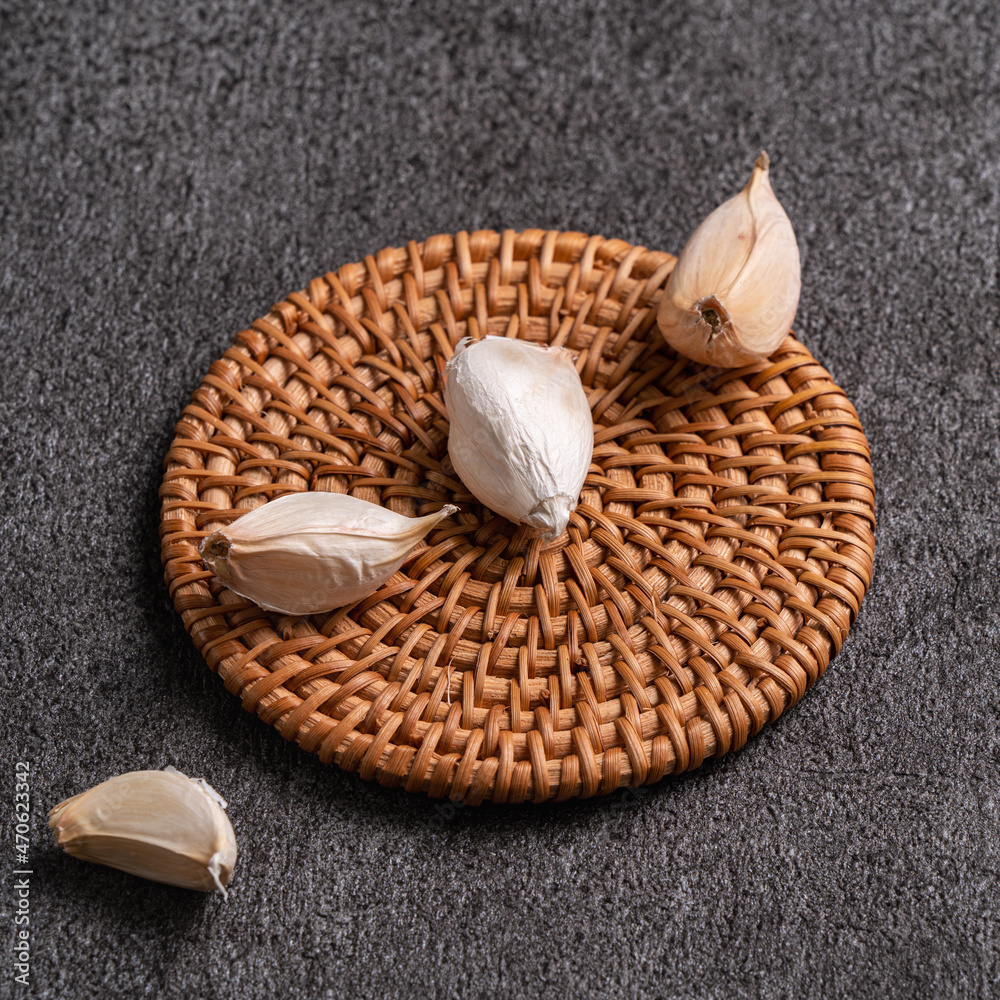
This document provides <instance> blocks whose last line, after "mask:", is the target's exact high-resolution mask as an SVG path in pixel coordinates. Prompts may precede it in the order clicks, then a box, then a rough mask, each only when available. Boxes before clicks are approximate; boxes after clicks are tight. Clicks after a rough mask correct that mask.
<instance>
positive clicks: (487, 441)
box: [444, 337, 594, 541]
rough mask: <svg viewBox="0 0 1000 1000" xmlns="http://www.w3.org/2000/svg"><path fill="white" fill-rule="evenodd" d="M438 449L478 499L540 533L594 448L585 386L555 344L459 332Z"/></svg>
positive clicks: (559, 522) (559, 526) (570, 497)
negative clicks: (443, 442) (444, 436)
mask: <svg viewBox="0 0 1000 1000" xmlns="http://www.w3.org/2000/svg"><path fill="white" fill-rule="evenodd" d="M446 373H447V381H446V382H445V387H444V399H445V405H446V406H447V408H448V419H449V421H450V430H449V432H448V454H449V455H450V456H451V461H452V464H453V465H454V466H455V471H456V472H457V473H458V475H459V476H460V477H461V479H462V482H463V483H465V485H466V486H467V487H468V488H469V490H470V491H471V492H472V493H473V495H474V496H475V497H476V499H478V500H479V501H480V502H481V503H484V504H485V505H486V506H487V507H489V508H491V509H492V510H494V511H496V512H497V513H498V514H502V515H503V516H504V517H506V518H508V519H509V520H511V521H514V522H516V523H523V524H527V525H530V526H531V527H533V528H535V529H537V530H538V531H539V532H541V534H542V537H543V538H544V539H546V540H548V541H551V540H552V539H554V538H557V537H558V536H559V535H560V534H562V532H563V531H564V530H565V529H566V525H567V524H568V523H569V516H570V514H571V513H572V511H573V510H574V509H575V508H576V505H577V503H578V502H579V497H580V490H581V489H582V488H583V483H584V480H585V479H586V478H587V471H588V470H589V468H590V461H591V457H592V456H593V452H594V424H593V418H592V416H591V412H590V404H589V402H588V401H587V394H586V393H585V392H584V390H583V384H582V383H581V381H580V376H579V374H578V373H577V371H576V368H575V367H574V364H573V356H572V354H571V353H570V352H569V351H567V350H565V349H564V348H561V347H539V346H537V345H534V344H529V343H527V342H525V341H523V340H514V339H511V338H508V337H485V338H484V339H482V340H478V341H473V340H472V339H471V338H469V337H466V338H465V339H464V340H462V341H460V342H459V343H458V345H457V346H456V348H455V354H454V356H453V357H452V359H451V360H450V361H449V362H448V366H447V368H446Z"/></svg>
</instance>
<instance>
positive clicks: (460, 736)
mask: <svg viewBox="0 0 1000 1000" xmlns="http://www.w3.org/2000/svg"><path fill="white" fill-rule="evenodd" d="M673 264H674V258H673V257H672V256H670V255H669V254H666V253H657V252H653V251H649V250H646V249H644V248H641V247H633V246H630V245H629V244H627V243H624V242H622V241H621V240H605V239H602V238H601V237H598V236H586V235H583V234H580V233H565V232H562V233H561V232H544V231H542V230H526V231H524V232H520V233H518V232H512V231H508V232H505V233H503V234H500V233H496V232H475V233H471V234H469V233H465V232H461V233H458V234H456V235H454V236H451V235H440V236H433V237H431V238H430V239H428V240H427V241H426V242H424V243H413V242H411V243H410V244H408V246H406V247H405V248H403V249H393V248H388V249H385V250H382V251H381V252H379V253H378V254H376V255H375V256H369V257H366V258H365V260H364V262H362V263H358V264H348V265H346V266H344V267H342V268H340V269H339V270H338V271H337V272H336V273H333V272H330V273H329V274H326V275H325V276H323V277H321V278H316V279H315V280H313V281H312V282H310V284H309V287H308V288H307V289H306V290H304V291H303V292H297V293H294V294H292V295H290V296H289V297H288V299H287V300H286V301H284V302H282V303H280V304H278V305H276V306H275V307H274V308H273V309H272V310H271V312H270V313H269V314H268V315H267V316H266V317H265V318H263V319H260V320H257V321H256V322H255V323H254V324H253V326H252V328H251V329H249V330H244V331H243V332H241V333H239V334H238V335H237V336H236V339H235V342H234V344H233V346H232V347H231V348H230V349H229V350H227V351H226V352H225V354H224V355H223V356H222V358H221V359H219V360H218V361H216V362H215V363H214V364H213V365H212V367H211V369H210V370H209V372H208V374H207V375H206V376H205V378H204V380H203V382H202V384H201V386H200V387H199V388H198V389H197V390H196V391H195V393H194V395H193V396H192V399H191V403H190V405H188V406H187V407H186V408H185V410H184V414H183V416H182V417H181V419H180V422H179V423H178V425H177V429H176V435H177V436H176V439H175V440H174V442H173V444H172V445H171V448H170V451H169V452H168V453H167V456H166V459H165V467H166V474H165V475H164V479H163V486H162V491H161V496H162V501H163V506H162V520H161V525H160V528H161V535H162V543H163V550H162V554H163V563H164V566H165V568H166V579H167V583H168V585H169V588H170V593H171V595H172V597H173V601H174V604H175V606H176V608H177V610H178V612H179V613H180V614H181V616H182V618H183V620H184V624H185V626H186V627H187V629H188V631H189V632H190V633H191V636H192V638H193V639H194V641H195V644H196V645H197V647H198V649H199V650H201V652H202V653H203V654H204V656H205V659H206V660H207V661H208V664H209V666H210V667H211V668H212V669H213V670H215V671H217V672H218V673H219V675H220V676H221V677H222V679H223V680H224V682H225V684H226V687H227V688H228V689H229V690H230V691H231V692H233V693H234V694H238V695H239V696H240V697H241V698H242V700H243V704H244V706H245V707H246V708H247V710H249V711H255V712H257V714H258V715H260V717H261V718H262V719H264V720H265V721H266V722H268V723H270V724H271V725H273V726H275V727H276V728H277V729H278V730H279V732H280V733H281V734H282V735H283V736H284V737H285V738H286V739H289V740H296V741H297V742H298V743H299V744H300V745H301V746H302V747H303V748H304V749H306V750H309V751H312V752H314V753H318V754H319V756H320V758H321V759H322V760H324V761H327V762H333V763H336V764H338V765H340V766H341V767H343V768H345V769H347V770H350V771H359V772H360V774H361V776H362V777H364V778H369V779H370V778H375V779H376V780H378V781H379V782H381V783H382V784H384V785H402V786H404V787H405V788H406V789H407V790H408V791H413V792H417V791H423V792H426V793H428V794H429V795H432V796H445V795H449V796H451V797H452V798H454V799H456V800H464V801H465V802H468V803H473V804H475V803H479V802H481V801H483V800H484V799H492V800H493V801H495V802H524V801H525V800H532V801H535V802H544V801H545V800H547V799H557V800H559V799H566V798H569V797H571V796H575V795H579V796H589V795H594V794H599V793H600V794H602V793H606V792H610V791H612V790H613V789H615V788H618V787H619V786H622V785H637V784H642V783H648V782H653V781H658V780H659V779H660V778H662V777H663V776H664V775H667V774H678V773H680V772H682V771H686V770H690V769H692V768H696V767H698V766H699V765H700V764H701V763H702V761H703V760H704V759H705V757H708V756H721V755H722V754H724V753H726V752H728V751H730V750H736V749H738V748H739V747H741V746H742V745H743V744H744V743H745V742H746V740H747V739H748V738H749V737H751V736H753V735H754V734H756V733H757V732H759V730H760V729H761V727H762V726H764V725H765V724H767V723H768V722H770V721H773V720H774V719H776V718H777V717H778V716H779V715H780V714H781V713H782V712H783V711H784V710H785V709H786V708H787V707H788V706H789V705H794V704H795V703H796V702H797V701H798V700H799V698H801V697H802V695H803V693H804V692H805V690H806V688H807V687H809V686H810V685H811V684H812V683H813V682H814V681H815V680H816V678H817V677H819V675H820V674H821V673H823V671H824V670H825V668H826V666H827V664H828V662H829V661H830V658H831V656H833V655H835V654H836V652H837V651H838V650H839V648H840V646H841V643H842V642H843V641H844V638H845V636H846V635H847V632H848V629H849V627H850V625H851V622H852V621H853V619H854V616H855V615H856V614H857V611H858V608H859V606H860V603H861V599H862V597H863V596H864V593H865V589H866V588H867V586H868V583H869V581H870V578H871V570H872V557H873V550H874V536H873V529H874V517H873V507H874V494H873V490H874V486H873V483H872V476H871V467H870V464H869V451H868V445H867V442H866V440H865V436H864V433H863V431H862V428H861V424H860V423H859V421H858V417H857V414H856V412H855V410H854V408H853V407H852V406H851V404H850V403H849V402H848V400H847V399H846V398H845V396H844V394H843V392H842V390H840V389H839V388H838V387H837V386H836V385H834V384H833V382H832V381H831V380H830V378H829V376H828V374H827V372H826V371H825V370H824V369H823V368H822V367H821V366H820V365H819V364H818V363H817V362H816V361H815V360H814V359H813V357H812V356H811V355H810V353H809V351H807V350H806V349H805V347H803V346H802V345H801V344H800V343H798V341H796V340H795V339H794V338H793V337H792V336H789V337H788V338H786V340H785V342H784V343H783V344H782V346H781V348H780V349H779V350H778V351H777V352H776V353H775V354H774V356H773V357H772V358H771V359H770V360H769V361H768V362H764V363H761V364H757V365H754V366H751V367H747V368H742V369H737V370H719V369H706V368H704V367H702V366H700V365H696V364H694V363H692V362H689V361H687V360H686V359H684V358H681V357H678V356H677V355H676V354H675V353H674V352H673V351H672V350H671V349H669V348H667V347H666V346H664V344H663V342H662V339H661V338H660V336H659V333H658V332H657V328H656V323H655V316H656V305H657V302H658V300H659V297H660V294H661V290H662V288H663V286H664V284H665V282H666V280H667V277H668V276H669V274H670V271H671V269H672V267H673ZM467 334H468V335H471V336H473V337H481V336H484V335H486V334H500V335H503V336H508V337H521V338H524V339H526V340H532V341H541V342H544V341H548V342H550V343H553V344H562V345H564V346H566V347H568V348H569V349H570V350H571V351H572V352H573V353H574V354H575V355H576V357H577V359H578V368H579V371H580V375H581V377H582V379H583V384H584V386H585V387H586V390H587V393H588V395H589V397H590V401H591V404H592V408H593V415H594V429H595V441H596V446H595V449H594V458H593V463H592V465H591V473H590V475H589V476H588V478H587V482H586V485H585V486H584V490H583V494H582V497H581V501H580V505H579V507H578V508H577V510H576V512H575V514H574V515H573V518H572V521H571V522H570V527H569V529H568V532H567V533H566V534H565V535H564V536H563V537H562V538H560V539H558V540H557V541H556V542H554V543H552V544H549V545H544V546H543V545H542V544H541V543H540V542H539V541H538V540H537V539H533V538H531V537H530V536H529V533H528V532H527V531H526V530H525V529H522V528H518V527H516V526H515V525H513V524H511V523H509V522H508V521H506V520H505V519H504V518H502V517H499V516H496V515H494V514H493V513H492V512H491V511H490V510H488V509H486V508H484V507H483V506H482V505H481V504H479V503H478V502H477V501H476V500H475V499H474V498H473V497H472V496H471V495H470V494H469V493H468V492H467V491H466V490H465V488H464V487H463V485H462V483H461V482H460V481H459V480H458V479H457V477H456V475H455V473H454V471H453V470H452V468H451V465H450V463H449V460H448V454H447V442H448V416H447V412H446V410H445V407H444V404H443V402H442V396H441V387H442V372H443V369H444V365H445V363H446V361H447V360H448V358H449V357H450V356H451V353H452V349H453V347H454V345H455V344H456V343H457V342H458V340H459V339H460V338H461V337H463V336H466V335H467ZM301 490H334V491H340V492H345V491H346V492H350V493H351V494H353V495H354V496H358V497H362V498H363V499H365V500H370V501H373V502H375V503H380V504H383V505H385V506H387V507H390V508H392V509H394V510H397V511H400V512H403V513H405V514H409V515H417V514H425V513H428V512H430V511H434V510H437V509H438V508H439V507H440V506H441V505H442V504H443V503H445V502H453V503H456V504H458V505H459V506H460V512H459V513H458V514H456V515H453V516H452V517H450V518H448V519H446V520H445V521H444V522H442V525H441V526H440V527H439V528H438V529H437V530H435V531H433V532H432V533H431V535H430V536H428V538H427V539H425V543H424V545H423V546H422V547H420V548H418V549H416V550H415V551H414V552H413V554H412V556H411V557H410V558H409V560H408V562H407V563H405V564H404V565H403V568H402V570H401V571H400V572H398V573H396V575H395V576H394V577H393V578H392V579H391V580H390V581H389V582H388V583H387V584H386V585H385V586H384V587H382V588H381V589H380V590H379V591H377V592H376V593H374V594H372V596H371V597H369V598H367V599H366V600H363V601H361V602H360V603H358V604H356V605H354V606H352V607H348V608H344V609H341V610H338V611H335V612H332V613H330V614H327V615H317V616H314V617H311V618H283V617H282V616H280V615H276V614H272V613H268V612H264V611H261V610H260V609H259V608H258V607H256V606H255V605H253V604H251V603H249V602H248V601H246V600H244V599H243V598H240V597H237V596H236V595H234V594H232V593H230V592H229V591H228V590H226V589H225V588H224V587H222V586H220V584H219V582H218V580H217V579H216V578H215V577H214V576H213V575H212V573H211V572H208V571H207V570H206V569H205V567H204V565H203V563H202V562H201V559H200V557H199V555H198V543H199V541H200V539H201V538H203V537H204V536H205V535H206V534H207V533H208V532H210V531H211V530H212V529H213V528H215V527H217V526H219V525H222V524H225V523H227V522H229V521H231V520H232V519H233V518H235V517H237V516H239V513H240V512H243V511H247V510H250V509H252V508H254V507H256V506H258V505H259V504H261V503H264V502H266V501H267V500H270V499H273V498H274V497H277V496H280V495H282V494H285V493H289V492H294V491H301Z"/></svg>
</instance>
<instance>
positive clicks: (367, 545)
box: [201, 493, 458, 615]
mask: <svg viewBox="0 0 1000 1000" xmlns="http://www.w3.org/2000/svg"><path fill="white" fill-rule="evenodd" d="M456 510H458V508H457V507H455V506H454V505H452V504H446V505H445V506H444V507H442V508H441V510H439V511H438V512H437V513H435V514H428V515H427V516H426V517H405V516H404V515H402V514H396V513H394V512H393V511H391V510H386V508H385V507H380V506H378V504H374V503H368V501H367V500H359V499H358V498H357V497H350V496H345V495H344V494H342V493H293V494H290V495H288V496H284V497H279V498H278V499H277V500H272V501H270V503H266V504H264V506H263V507H258V508H257V509H256V510H252V511H251V512H250V513H249V514H244V515H243V516H242V517H241V518H239V519H238V520H236V521H234V522H233V523H232V524H230V525H228V526H227V527H225V528H220V529H219V530H218V531H213V532H212V534H210V535H209V536H208V538H206V539H205V540H204V541H203V542H202V543H201V555H202V558H203V559H204V561H205V564H206V565H207V566H209V567H210V568H211V569H212V570H214V571H215V573H216V575H217V576H218V577H219V579H220V580H221V581H222V582H223V583H224V584H225V585H226V586H227V587H228V588H229V589H230V590H231V591H233V593H234V594H239V595H240V597H246V598H248V599H249V600H251V601H253V602H254V603H256V604H259V605H260V606H261V607H262V608H267V609H268V610H269V611H279V612H281V613H282V614H286V615H310V614H315V613H318V612H322V611H330V610H332V609H333V608H339V607H343V605H345V604H351V603H352V602H354V601H359V600H361V598H363V597H367V596H368V595H369V594H371V593H372V592H373V591H375V590H378V588H379V587H381V586H382V584H383V583H385V581H386V580H388V579H389V577H390V576H392V574H393V573H395V572H396V570H397V569H399V567H400V566H401V565H402V563H403V560H404V559H405V558H406V556H407V554H408V553H409V551H410V550H411V549H412V548H413V546H414V545H416V544H417V542H419V541H420V539H421V538H423V537H424V535H426V534H427V532H428V531H430V530H431V528H433V527H434V525H436V524H437V523H438V522H439V521H441V520H442V519H443V518H445V517H447V516H448V515H449V514H451V513H453V512H454V511H456Z"/></svg>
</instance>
